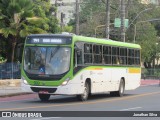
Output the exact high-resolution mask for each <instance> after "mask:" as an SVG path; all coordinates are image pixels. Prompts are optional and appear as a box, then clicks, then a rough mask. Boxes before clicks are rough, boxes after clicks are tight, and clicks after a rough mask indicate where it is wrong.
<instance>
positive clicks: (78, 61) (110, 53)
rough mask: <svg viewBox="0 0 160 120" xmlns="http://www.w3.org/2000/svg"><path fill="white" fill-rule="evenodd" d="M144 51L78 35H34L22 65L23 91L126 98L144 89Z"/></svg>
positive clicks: (44, 95)
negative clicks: (104, 94) (142, 87)
mask: <svg viewBox="0 0 160 120" xmlns="http://www.w3.org/2000/svg"><path fill="white" fill-rule="evenodd" d="M140 51H141V47H140V45H138V44H131V43H125V42H118V41H113V40H106V39H98V38H91V37H84V36H77V35H70V34H68V35H66V34H65V35H64V34H33V35H29V36H28V37H27V38H26V41H25V46H24V53H23V61H22V70H21V73H22V81H23V82H22V89H23V90H25V91H28V92H29V91H33V92H37V93H38V95H39V98H40V99H41V100H42V101H47V100H49V98H50V95H76V96H77V98H78V99H79V100H82V101H85V100H87V99H88V96H89V95H92V94H100V93H108V92H110V95H111V96H123V94H124V90H133V89H136V88H137V87H139V86H140V79H141V66H140V60H141V58H140V57H141V55H140Z"/></svg>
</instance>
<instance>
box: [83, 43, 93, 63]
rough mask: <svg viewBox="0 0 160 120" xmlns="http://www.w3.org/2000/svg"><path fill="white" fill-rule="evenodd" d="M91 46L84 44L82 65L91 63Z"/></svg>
mask: <svg viewBox="0 0 160 120" xmlns="http://www.w3.org/2000/svg"><path fill="white" fill-rule="evenodd" d="M92 61H93V60H92V44H84V63H92Z"/></svg>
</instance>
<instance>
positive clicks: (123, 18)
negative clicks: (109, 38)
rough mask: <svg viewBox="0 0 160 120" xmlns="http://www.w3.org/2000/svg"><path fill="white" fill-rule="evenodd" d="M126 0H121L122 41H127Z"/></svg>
mask: <svg viewBox="0 0 160 120" xmlns="http://www.w3.org/2000/svg"><path fill="white" fill-rule="evenodd" d="M124 2H125V0H121V41H123V42H125V24H124V22H125V3H124Z"/></svg>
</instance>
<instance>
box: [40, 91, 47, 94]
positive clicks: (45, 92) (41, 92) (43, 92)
mask: <svg viewBox="0 0 160 120" xmlns="http://www.w3.org/2000/svg"><path fill="white" fill-rule="evenodd" d="M39 93H40V94H48V91H39Z"/></svg>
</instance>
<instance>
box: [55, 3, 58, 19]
mask: <svg viewBox="0 0 160 120" xmlns="http://www.w3.org/2000/svg"><path fill="white" fill-rule="evenodd" d="M57 6H58V5H57V0H55V7H56V8H57ZM55 18H57V10H56V11H55Z"/></svg>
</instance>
